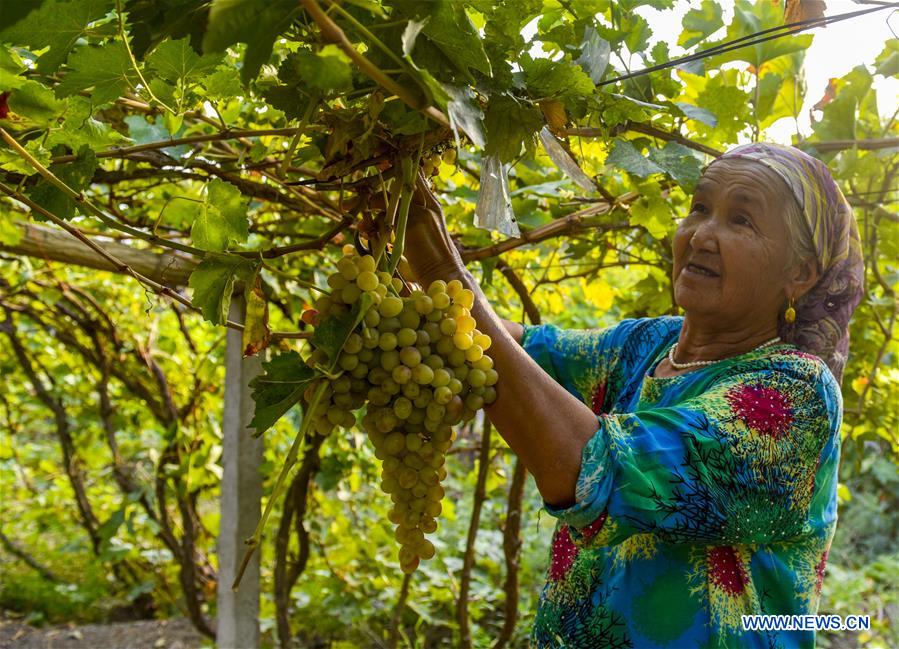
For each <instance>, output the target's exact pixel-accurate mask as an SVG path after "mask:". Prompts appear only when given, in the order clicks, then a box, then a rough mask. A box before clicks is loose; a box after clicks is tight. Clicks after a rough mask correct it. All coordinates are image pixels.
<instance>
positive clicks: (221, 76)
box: [200, 66, 243, 101]
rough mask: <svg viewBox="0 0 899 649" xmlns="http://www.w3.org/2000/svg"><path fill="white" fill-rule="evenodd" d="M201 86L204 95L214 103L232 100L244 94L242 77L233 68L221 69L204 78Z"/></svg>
mask: <svg viewBox="0 0 899 649" xmlns="http://www.w3.org/2000/svg"><path fill="white" fill-rule="evenodd" d="M200 85H201V86H203V90H204V92H203V95H204V96H205V97H206V99H209V100H212V101H217V100H221V99H231V98H232V97H238V96H240V95H242V94H243V87H242V86H241V85H240V77H239V76H238V74H237V70H235V69H234V68H232V67H226V66H222V67H219V68H218V69H217V70H216V71H215V72H213V73H212V74H209V75H206V76H205V77H203V78H202V79H201V80H200Z"/></svg>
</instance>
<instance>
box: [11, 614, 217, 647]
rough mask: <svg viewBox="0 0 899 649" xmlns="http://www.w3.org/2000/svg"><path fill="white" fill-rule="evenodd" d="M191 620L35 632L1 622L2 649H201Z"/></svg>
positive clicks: (201, 642)
mask: <svg viewBox="0 0 899 649" xmlns="http://www.w3.org/2000/svg"><path fill="white" fill-rule="evenodd" d="M202 646H203V637H202V636H201V635H200V634H199V633H198V632H197V631H196V630H195V629H194V628H193V626H191V624H190V622H188V621H187V620H183V619H181V620H179V619H175V620H144V621H140V622H117V623H114V624H88V625H84V626H71V627H68V626H63V627H46V628H39V629H38V628H35V627H31V626H28V625H27V624H24V623H22V622H19V621H17V620H10V619H4V618H0V649H200V647H202Z"/></svg>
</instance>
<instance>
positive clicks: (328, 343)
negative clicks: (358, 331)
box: [312, 293, 373, 368]
mask: <svg viewBox="0 0 899 649" xmlns="http://www.w3.org/2000/svg"><path fill="white" fill-rule="evenodd" d="M372 304H373V301H372V299H371V297H370V296H369V295H368V294H367V293H363V294H362V295H361V296H360V297H359V299H358V300H357V301H356V303H355V304H354V305H353V308H352V309H350V310H349V311H347V312H346V313H344V314H343V315H339V316H331V317H327V318H325V319H324V321H322V323H321V324H320V325H319V326H317V327H316V328H315V333H314V334H312V344H313V345H315V348H316V349H321V350H323V351H324V352H325V353H326V354H327V355H328V358H329V359H330V361H331V367H332V368H333V367H334V365H335V364H336V363H337V356H338V355H339V354H340V350H341V349H343V346H344V344H346V341H347V338H349V337H350V334H351V333H353V330H354V329H355V328H356V327H358V326H359V323H360V322H362V318H363V317H364V316H365V314H366V313H367V312H368V309H369V307H371V305H372Z"/></svg>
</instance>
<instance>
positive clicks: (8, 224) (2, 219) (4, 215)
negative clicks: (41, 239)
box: [0, 210, 25, 246]
mask: <svg viewBox="0 0 899 649" xmlns="http://www.w3.org/2000/svg"><path fill="white" fill-rule="evenodd" d="M24 235H25V232H24V230H23V229H22V228H20V227H18V226H17V225H16V222H15V221H14V220H13V212H12V210H0V244H3V245H6V246H14V245H16V244H18V243H19V241H21V240H22V237H23V236H24Z"/></svg>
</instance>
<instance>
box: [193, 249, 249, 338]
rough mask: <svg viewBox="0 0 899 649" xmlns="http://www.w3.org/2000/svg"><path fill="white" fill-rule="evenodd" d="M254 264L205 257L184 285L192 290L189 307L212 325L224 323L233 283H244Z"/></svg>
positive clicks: (213, 255)
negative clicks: (191, 305)
mask: <svg viewBox="0 0 899 649" xmlns="http://www.w3.org/2000/svg"><path fill="white" fill-rule="evenodd" d="M254 270H255V264H254V263H253V262H252V261H250V260H249V259H244V258H243V257H238V256H237V255H227V254H217V253H207V254H206V256H205V257H203V261H201V262H200V263H199V264H198V265H197V267H196V268H195V269H194V271H193V272H192V273H191V274H190V279H189V280H188V285H189V286H190V287H191V288H192V289H193V290H194V293H193V299H192V300H191V303H192V304H193V305H194V306H195V307H196V308H198V309H200V312H201V313H202V314H203V317H205V318H206V319H207V320H209V322H211V323H212V324H222V323H224V322H226V321H227V320H228V309H229V307H230V306H231V294H232V292H233V291H234V282H235V281H236V280H237V279H241V280H244V281H248V280H249V279H250V278H251V277H252V276H253V273H254Z"/></svg>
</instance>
